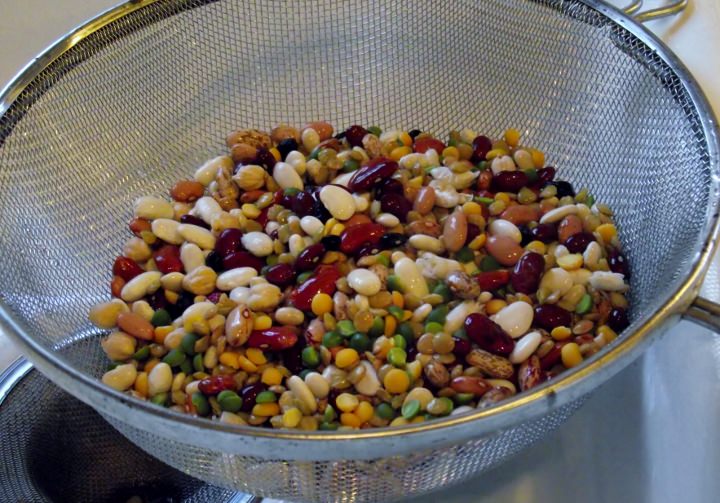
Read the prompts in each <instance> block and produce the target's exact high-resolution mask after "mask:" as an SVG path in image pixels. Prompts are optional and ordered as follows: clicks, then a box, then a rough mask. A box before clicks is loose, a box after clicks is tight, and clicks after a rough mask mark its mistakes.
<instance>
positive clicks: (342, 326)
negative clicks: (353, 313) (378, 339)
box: [335, 320, 356, 337]
mask: <svg viewBox="0 0 720 503" xmlns="http://www.w3.org/2000/svg"><path fill="white" fill-rule="evenodd" d="M335 328H336V329H337V331H338V332H340V335H342V336H343V337H350V336H351V335H353V334H354V333H355V332H356V330H355V324H354V323H353V322H352V321H351V320H340V321H338V322H337V325H335Z"/></svg>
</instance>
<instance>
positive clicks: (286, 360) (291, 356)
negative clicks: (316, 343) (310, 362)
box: [279, 337, 307, 374]
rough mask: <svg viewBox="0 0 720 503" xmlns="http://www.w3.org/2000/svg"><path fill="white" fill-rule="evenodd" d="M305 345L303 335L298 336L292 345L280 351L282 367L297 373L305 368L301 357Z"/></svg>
mask: <svg viewBox="0 0 720 503" xmlns="http://www.w3.org/2000/svg"><path fill="white" fill-rule="evenodd" d="M305 346H307V342H306V341H305V337H300V338H299V339H298V341H297V344H295V345H294V346H293V347H291V348H289V349H286V350H284V351H280V353H279V354H280V359H281V361H282V365H283V367H285V368H286V369H288V370H289V371H290V372H292V373H293V374H299V373H300V372H302V371H303V369H304V368H305V364H304V363H303V359H302V351H303V349H305Z"/></svg>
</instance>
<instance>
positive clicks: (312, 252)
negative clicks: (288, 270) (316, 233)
mask: <svg viewBox="0 0 720 503" xmlns="http://www.w3.org/2000/svg"><path fill="white" fill-rule="evenodd" d="M323 255H325V245H323V244H322V243H315V244H313V245H310V246H308V247H307V248H305V249H304V250H303V251H301V252H300V254H299V255H298V257H297V259H296V260H295V269H297V270H298V271H301V272H302V271H311V270H313V269H315V266H316V265H317V264H318V262H320V259H322V257H323Z"/></svg>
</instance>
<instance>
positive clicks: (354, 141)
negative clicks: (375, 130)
mask: <svg viewBox="0 0 720 503" xmlns="http://www.w3.org/2000/svg"><path fill="white" fill-rule="evenodd" d="M366 134H368V130H367V129H365V128H364V127H362V126H358V125H357V124H355V125H354V126H350V127H349V128H347V129H346V130H345V139H346V140H347V142H348V143H349V144H350V145H352V146H353V147H362V146H363V143H362V140H363V138H365V135H366Z"/></svg>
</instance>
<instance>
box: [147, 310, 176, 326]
mask: <svg viewBox="0 0 720 503" xmlns="http://www.w3.org/2000/svg"><path fill="white" fill-rule="evenodd" d="M150 323H152V324H153V326H154V327H164V326H166V325H169V324H170V323H172V318H171V317H170V313H168V312H167V311H166V310H165V309H162V308H160V309H158V310H157V311H155V312H154V313H153V315H152V318H151V319H150Z"/></svg>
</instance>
